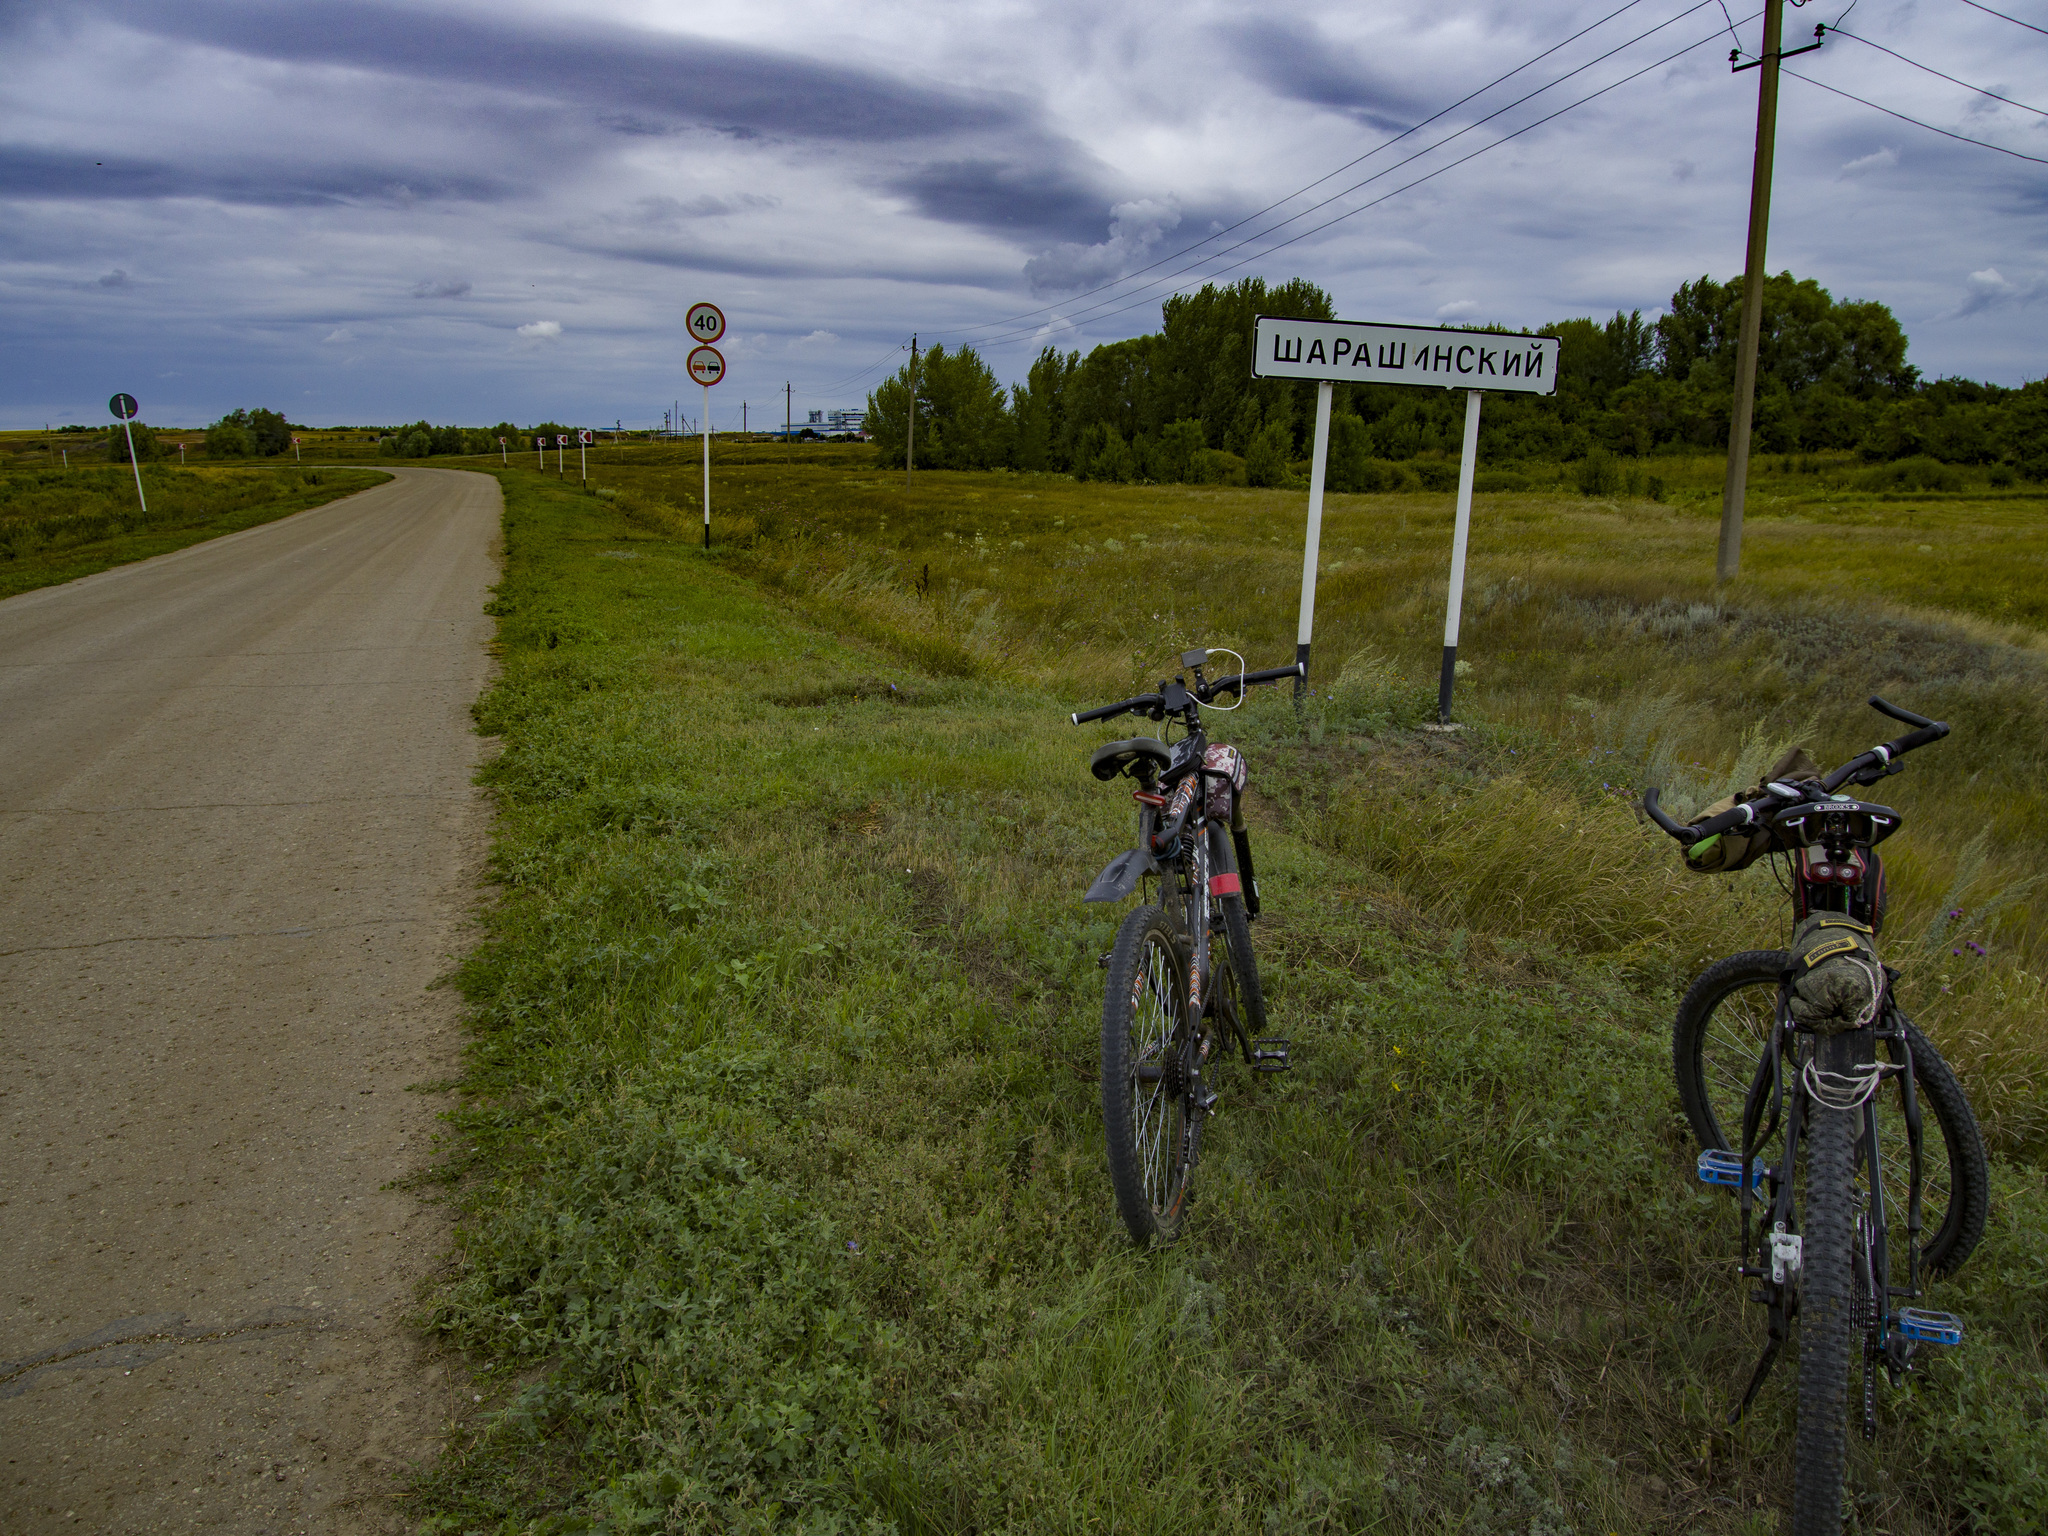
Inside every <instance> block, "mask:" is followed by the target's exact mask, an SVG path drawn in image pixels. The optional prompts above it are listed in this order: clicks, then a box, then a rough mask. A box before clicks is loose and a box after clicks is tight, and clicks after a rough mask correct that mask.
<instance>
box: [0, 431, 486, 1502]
mask: <svg viewBox="0 0 2048 1536" xmlns="http://www.w3.org/2000/svg"><path fill="white" fill-rule="evenodd" d="M498 512H499V493H498V487H497V484H496V482H495V481H493V480H491V479H490V478H489V477H488V476H484V475H477V474H465V473H461V472H457V471H446V470H431V469H418V470H403V471H400V472H399V474H398V477H397V479H396V480H395V481H393V482H392V483H391V484H388V485H384V486H379V487H377V488H375V489H373V490H369V491H365V492H362V493H361V494H359V495H355V496H351V497H348V498H346V499H345V500H341V501H337V502H333V503H330V504H329V505H327V506H324V507H317V508H314V509H313V510H311V511H307V512H301V513H299V514H297V515H296V516H293V517H290V518H286V519H284V520H282V521H280V522H276V523H271V524H267V525H265V526H263V527H260V528H252V529H249V530H247V531H246V532H243V533H237V534H231V535H228V536H227V537H225V538H220V539H215V540H213V541H211V542H209V543H204V544H197V545H193V546H192V547H190V548H188V549H184V550H180V551H178V552H177V553H175V554H171V555H166V556H164V557H162V558H161V559H157V560H151V561H146V562H143V563H141V564H137V565H130V566H123V567H120V568H117V569H115V570H111V571H106V572H103V573H102V574H100V575H97V576H92V577H88V578H86V579H85V580H82V581H76V582H72V583H69V584H67V585H65V586H61V587H51V588H45V589H43V590H41V591H37V592H30V593H25V594H23V595H22V596H19V597H15V598H11V599H8V600H7V601H5V602H0V1460H4V1467H0V1531H4V1532H6V1533H8V1536H29V1533H41V1532H52V1531H68V1532H80V1531H118V1532H123V1533H132V1532H145V1531H158V1530H164V1531H171V1530H176V1531H185V1530H222V1531H232V1532H250V1533H254V1532H269V1533H272V1536H284V1533H286V1532H294V1531H318V1532H322V1533H325V1532H353V1531H378V1532H382V1531H387V1530H399V1529H403V1528H404V1522H403V1520H402V1519H401V1517H400V1514H399V1511H398V1510H397V1508H396V1507H395V1505H394V1504H393V1502H392V1498H391V1494H392V1492H393V1490H394V1489H395V1488H396V1487H397V1486H398V1483H399V1480H400V1479H401V1478H402V1476H403V1475H404V1473H405V1471H406V1469H407V1467H408V1466H409V1465H410V1464H412V1463H415V1462H418V1461H423V1460H426V1459H429V1458H431V1456H432V1455H433V1454H434V1452H435V1451H436V1450H437V1448H438V1447H439V1445H440V1443H441V1441H442V1438H443V1435H444V1432H445V1430H446V1427H447V1425H448V1422H449V1420H450V1419H451V1418H452V1417H455V1416H458V1415H459V1414H460V1413H461V1412H462V1411H463V1409H464V1408H465V1407H466V1406H467V1404H468V1403H469V1401H470V1394H469V1393H468V1392H467V1391H465V1390H463V1388H464V1385H465V1384H464V1383H462V1382H460V1381H458V1380H457V1379H455V1377H454V1376H453V1375H452V1374H451V1372H450V1367H449V1365H448V1364H447V1363H446V1362H444V1361H441V1360H439V1359H437V1358H436V1357H435V1356H434V1355H433V1354H432V1353H431V1352H429V1351H428V1350H426V1349H425V1348H424V1347H423V1346H422V1345H421V1344H420V1343H419V1341H418V1340H417V1338H416V1336H414V1335H413V1334H411V1333H410V1332H409V1331H408V1329H407V1328H406V1327H405V1325H404V1321H403V1317H404V1313H405V1311H406V1309H407V1308H408V1306H409V1305H410V1304H411V1303H412V1300H413V1298H414V1296H415V1294H416V1290H417V1287H418V1285H419V1283H420V1281H421V1279H422V1278H423V1277H424V1276H425V1275H426V1274H428V1273H429V1272H430V1271H431V1269H432V1267H433V1266H434V1265H435V1263H436V1262H437V1261H439V1260H440V1258H441V1256H442V1255H443V1254H444V1253H445V1252H446V1250H447V1239H448V1232H447V1221H446V1217H445V1215H444V1214H443V1212H442V1211H441V1209H440V1208H439V1207H436V1206H434V1205H432V1204H431V1203H429V1202H428V1201H426V1200H424V1199H422V1198H421V1197H420V1196H419V1195H416V1194H413V1193H408V1192H405V1191H401V1190H395V1189H390V1188H386V1187H385V1186H387V1185H388V1184H389V1183H390V1182H391V1181H392V1180H395V1179H399V1178H401V1177H403V1176H404V1175H406V1174H407V1173H409V1172H412V1171H415V1170H416V1169H418V1168H419V1167H420V1166H421V1165H422V1164H423V1163H425V1162H426V1160H427V1159H428V1157H429V1155H430V1153H431V1138H432V1137H433V1136H434V1134H435V1133H436V1131H437V1129H438V1126H437V1122H436V1120H435V1118H434V1116H435V1111H436V1109H437V1107H439V1105H440V1103H441V1102H442V1100H440V1099H439V1098H438V1097H436V1096H435V1095H433V1094H427V1093H417V1092H408V1091H407V1089H408V1088H409V1087H410V1086H411V1085H415V1084H420V1083H423V1082H427V1081H430V1080H434V1079H445V1078H446V1077H448V1076H450V1075H452V1074H453V1072H454V1070H455V1066H456V1062H457V1059H458V1046H459V1041H458V1028H457V1005H456V1001H455V999H454V997H453V996H452V994H451V993H450V992H449V991H447V990H445V989H444V990H436V991H429V990H428V988H429V985H430V983H432V982H434V981H435V980H436V979H437V978H438V977H441V976H443V975H445V974H446V973H447V971H448V970H449V968H450V964H451V961H452V959H453V958H454V957H455V956H456V955H457V954H459V953H460V951H461V949H462V947H463V945H464V943H465V941H466V936H467V928H466V922H467V919H468V917H469V914H470V913H471V911H472V910H473V906H474V903H475V902H476V900H477V899H478V896H479V894H480V893H479V887H478V881H479V878H480V874H481V868H482V860H483V852H484V836H485V828H486V823H485V810H484V806H483V804H482V802H481V800H480V798H479V796H478V794H477V792H476V791H475V790H474V789H473V788H472V787H471V784H470V777H471V774H472V773H473V771H474V769H475V767H476V764H477V761H478V758H479V755H480V753H481V751H482V749H483V744H482V743H481V741H480V740H479V739H478V738H477V737H476V736H475V735H474V734H473V731H472V728H471V723H470V718H469V706H470V704H471V702H472V701H473V700H474V699H475V698H476V696H477V694H478V692H479V690H480V689H481V688H482V686H483V684H484V682H485V680H486V677H487V674H488V670H489V659H488V654H487V651H486V645H487V643H488V640H489V635H490V621H489V620H488V619H487V618H486V617H485V615H484V612H483V608H484V603H485V602H486V600H487V595H488V588H489V585H490V583H491V582H492V581H493V580H494V579H495V577H496V565H495V561H494V558H493V549H494V545H495V542H496V539H497V533H498Z"/></svg>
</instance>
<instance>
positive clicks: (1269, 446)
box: [1244, 421, 1295, 487]
mask: <svg viewBox="0 0 2048 1536" xmlns="http://www.w3.org/2000/svg"><path fill="white" fill-rule="evenodd" d="M1293 445H1294V434H1293V433H1292V432H1290V431H1289V430H1288V427H1287V423H1286V422H1284V421H1273V422H1268V423H1267V424H1266V425H1265V426H1264V427H1263V428H1261V429H1260V431H1259V435H1258V436H1257V437H1255V438H1253V439H1252V440H1251V442H1250V443H1248V444H1247V445H1246V446H1245V453H1244V479H1245V484H1247V485H1260V486H1271V487H1283V486H1288V485H1291V484H1293V483H1295V476H1294V471H1293V470H1292V469H1291V468H1290V467H1289V465H1288V450H1289V449H1290V448H1292V447H1293Z"/></svg>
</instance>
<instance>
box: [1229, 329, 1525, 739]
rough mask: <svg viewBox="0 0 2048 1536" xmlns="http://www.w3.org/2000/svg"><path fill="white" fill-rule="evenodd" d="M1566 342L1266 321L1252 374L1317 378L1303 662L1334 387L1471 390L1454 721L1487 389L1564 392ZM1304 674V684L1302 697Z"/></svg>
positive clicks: (1453, 644) (1257, 337)
mask: <svg viewBox="0 0 2048 1536" xmlns="http://www.w3.org/2000/svg"><path fill="white" fill-rule="evenodd" d="M1557 354H1558V341H1557V338H1556V337H1554V336H1523V335H1511V334H1508V333H1505V332H1501V331H1453V330H1444V329H1440V328H1433V327H1426V326H1406V325H1372V324H1367V323H1363V322H1357V321H1349V320H1286V319H1280V318H1276V317H1275V316H1272V315H1260V316H1259V317H1258V324H1257V330H1256V331H1255V333H1254V335H1253V339H1252V376H1253V377H1254V378H1260V379H1314V380H1315V381H1316V384H1317V389H1316V440H1315V456H1314V459H1313V461H1312V465H1311V468H1310V470H1309V494H1308V537H1307V541H1306V545H1305V547H1304V549H1303V551H1302V562H1301V623H1300V627H1299V630H1298V631H1297V633H1296V636H1295V645H1294V654H1295V659H1296V660H1298V661H1300V662H1302V663H1303V664H1304V667H1306V664H1307V662H1308V658H1309V645H1310V642H1311V640H1312V639H1313V632H1314V628H1315V612H1316V594H1315V583H1316V560H1317V554H1318V549H1319V546H1320V545H1321V542H1322V533H1323V482H1324V478H1325V474H1326V471H1327V469H1328V465H1329V459H1330V408H1331V401H1330V395H1331V386H1332V385H1333V384H1412V385H1415V386H1417V387H1419V388H1426V389H1463V390H1464V391H1465V392H1466V393H1465V444H1464V453H1463V455H1462V456H1461V458H1460V461H1459V465H1458V511H1457V521H1456V525H1455V529H1454V532H1453V533H1452V536H1451V581H1450V599H1449V604H1448V607H1447V609H1446V611H1445V615H1444V662H1443V678H1442V681H1441V682H1440V683H1439V684H1438V688H1437V720H1438V723H1439V724H1442V725H1448V724H1450V720H1451V686H1452V682H1453V680H1454V679H1455V677H1456V675H1457V666H1458V615H1459V611H1460V609H1461V608H1462V607H1463V605H1464V596H1465V552H1466V547H1467V545H1468V543H1469V542H1470V536H1471V529H1472V475H1473V469H1474V466H1475V465H1476V463H1477V462H1478V456H1479V402H1480V395H1481V392H1482V391H1485V390H1502V391H1507V392H1510V393H1514V394H1523V395H1550V394H1555V393H1556V392H1557ZM1305 686H1306V680H1305V677H1304V679H1303V680H1302V681H1298V682H1297V683H1296V684H1295V689H1296V694H1295V696H1296V697H1297V698H1299V697H1300V690H1301V689H1302V688H1303V687H1305Z"/></svg>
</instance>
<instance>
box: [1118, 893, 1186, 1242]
mask: <svg viewBox="0 0 2048 1536" xmlns="http://www.w3.org/2000/svg"><path fill="white" fill-rule="evenodd" d="M1185 975H1186V970H1185V967H1184V966H1183V965H1182V963H1181V959H1180V950H1179V946H1178V945H1177V944H1176V942H1175V934H1174V930H1173V926H1172V925H1171V924H1170V923H1169V922H1168V921H1167V918H1166V914H1165V913H1164V912H1162V911H1161V910H1160V909H1159V908H1158V907H1156V906H1143V907H1139V908H1137V909H1136V910H1134V911H1132V912H1131V913H1130V914H1129V915H1128V916H1126V917H1125V918H1124V920H1123V923H1122V925H1121V926H1120V927H1119V928H1118V929H1117V933H1116V943H1115V944H1114V945H1113V946H1112V947H1111V949H1110V952H1109V979H1108V981H1107V982H1106V983H1105V985H1104V988H1103V998H1102V1125H1103V1135H1104V1138H1105V1140H1106V1142H1107V1144H1108V1150H1109V1181H1110V1185H1111V1187H1112V1188H1113V1189H1114V1190H1115V1191H1116V1205H1117V1213H1118V1214H1119V1215H1120V1216H1122V1217H1123V1222H1124V1226H1125V1228H1126V1229H1128V1230H1129V1232H1130V1234H1131V1238H1132V1240H1133V1241H1134V1242H1136V1243H1137V1244H1138V1245H1139V1246H1140V1247H1147V1246H1149V1245H1151V1244H1153V1243H1170V1242H1172V1241H1173V1240H1174V1239H1175V1238H1176V1237H1178V1236H1179V1235H1180V1229H1181V1223H1182V1222H1183V1220H1184V1219H1185V1218H1186V1215H1187V1203H1188V1196H1189V1186H1190V1182H1191V1180H1192V1177H1193V1174H1194V1167H1195V1161H1196V1159H1197V1158H1198V1157H1199V1156H1200V1155H1201V1142H1202V1116H1201V1114H1200V1113H1199V1112H1196V1113H1193V1114H1190V1113H1189V1109H1190V1103H1189V1095H1188V1094H1187V1093H1186V1092H1185V1091H1184V1090H1183V1088H1182V1086H1181V1082H1182V1079H1181V1077H1180V1074H1181V1073H1183V1072H1184V1071H1185V1070H1186V1061H1185V1058H1186V1055H1187V1053H1188V1051H1189V1050H1190V1048H1191V1045H1192V1042H1193V1040H1194V1037H1195V1033H1196V1032H1195V1031H1194V1030H1193V1029H1191V1028H1190V1027H1189V1023H1188V1020H1187V1003H1186V997H1187V993H1186V985H1185V981H1184V977H1185Z"/></svg>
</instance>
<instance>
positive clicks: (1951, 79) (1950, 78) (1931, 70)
mask: <svg viewBox="0 0 2048 1536" xmlns="http://www.w3.org/2000/svg"><path fill="white" fill-rule="evenodd" d="M1828 31H1830V32H1832V33H1834V34H1835V35H1836V36H1837V37H1846V38H1848V39H1849V41H1850V42H1852V43H1861V44H1862V45H1863V46H1864V47H1866V48H1875V49H1876V50H1877V51H1878V52H1879V53H1889V54H1890V55H1891V56H1892V57H1893V58H1895V59H1897V60H1898V61H1899V62H1900V63H1901V64H1910V65H1912V66H1913V67H1914V68H1915V69H1924V70H1925V71H1927V73H1928V74H1930V75H1934V76H1936V77H1937V78H1939V79H1942V80H1946V81H1947V82H1948V83H1949V84H1950V85H1960V86H1961V87H1962V88H1963V89H1964V90H1966V91H1975V92H1976V93H1977V94H1978V95H1979V96H1989V97H1990V98H1991V99H1992V100H1993V101H2002V102H2004V103H2005V104H2006V105H2007V106H2008V107H2018V108H2019V109H2020V110H2021V111H2023V112H2032V113H2033V114H2034V115H2035V116H2037V117H2048V112H2043V111H2042V110H2041V109H2040V108H2039V107H2030V106H2028V105H2027V104H2026V103H2025V102H2024V101H2014V100H2013V99H2012V98H2011V97H2010V96H2001V95H1999V94H1998V92H1996V91H1987V90H1985V89H1984V87H1983V86H1981V85H1972V84H1970V82H1969V81H1967V80H1958V79H1957V78H1956V77H1955V76H1954V75H1945V74H1943V73H1942V72H1941V71H1940V70H1938V69H1936V68H1935V67H1934V66H1933V65H1931V64H1922V63H1921V62H1920V61H1919V60H1918V59H1909V58H1907V57H1906V56H1905V55H1904V54H1903V53H1900V52H1898V51H1897V50H1896V49H1893V48H1887V47H1885V45H1884V44H1883V43H1873V42H1872V41H1871V40H1870V39H1869V38H1867V37H1858V36H1857V35H1856V34H1855V33H1854V32H1844V31H1843V30H1842V29H1841V28H1840V27H1829V28H1828Z"/></svg>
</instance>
